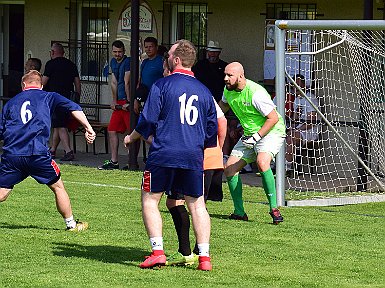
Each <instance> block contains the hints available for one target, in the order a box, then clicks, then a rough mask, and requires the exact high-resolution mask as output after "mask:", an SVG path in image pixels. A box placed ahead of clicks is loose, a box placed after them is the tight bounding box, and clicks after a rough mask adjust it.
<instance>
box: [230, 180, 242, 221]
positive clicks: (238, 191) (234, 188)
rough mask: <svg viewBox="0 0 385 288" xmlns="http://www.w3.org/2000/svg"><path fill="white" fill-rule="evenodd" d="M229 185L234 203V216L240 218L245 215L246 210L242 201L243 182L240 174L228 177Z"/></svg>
mask: <svg viewBox="0 0 385 288" xmlns="http://www.w3.org/2000/svg"><path fill="white" fill-rule="evenodd" d="M227 183H228V185H229V189H230V194H231V197H232V198H233V202H234V214H236V215H238V216H243V215H245V209H244V208H243V199H242V181H241V177H239V174H236V175H234V176H232V177H227Z"/></svg>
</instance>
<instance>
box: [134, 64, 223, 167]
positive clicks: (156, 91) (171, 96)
mask: <svg viewBox="0 0 385 288" xmlns="http://www.w3.org/2000/svg"><path fill="white" fill-rule="evenodd" d="M217 125H218V124H217V115H216V109H215V104H214V100H213V96H212V95H211V92H210V91H209V90H208V89H207V88H206V86H204V85H203V84H202V83H201V82H199V81H198V80H197V79H195V77H194V74H193V73H192V72H191V71H187V70H175V71H174V73H173V74H172V75H170V76H167V77H165V78H162V79H159V80H158V81H156V82H155V83H154V84H153V85H152V87H151V91H150V94H149V96H148V99H147V101H146V103H145V105H144V109H143V112H142V114H141V115H140V119H139V122H138V125H137V127H136V129H135V130H136V131H137V132H138V133H140V134H141V135H142V136H144V137H145V138H146V139H147V138H148V137H149V136H150V135H153V136H154V138H153V142H152V145H151V147H150V150H149V155H148V159H147V162H146V163H147V164H152V165H156V166H161V167H172V168H182V169H191V170H198V171H203V150H204V148H208V147H215V146H216V145H217Z"/></svg>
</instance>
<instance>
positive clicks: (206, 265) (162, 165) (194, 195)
mask: <svg viewBox="0 0 385 288" xmlns="http://www.w3.org/2000/svg"><path fill="white" fill-rule="evenodd" d="M195 59H196V50H195V47H194V45H193V44H192V43H191V42H190V41H187V40H179V41H177V42H176V43H175V44H174V45H173V46H172V47H171V48H170V50H169V52H168V60H167V61H168V65H169V68H170V72H171V73H172V74H171V75H170V76H168V77H165V78H162V79H159V80H158V81H156V82H155V83H154V84H153V85H152V88H151V90H150V94H149V96H148V99H147V102H146V105H145V106H144V109H143V112H142V114H141V116H140V119H139V123H138V125H137V126H136V128H135V130H134V131H133V132H132V133H131V134H130V135H127V136H126V137H125V138H124V143H125V145H126V146H127V145H128V144H130V143H132V142H134V141H136V140H138V139H139V138H140V137H143V138H145V139H148V137H149V136H150V135H153V141H152V145H151V147H150V150H149V155H148V159H147V162H146V167H145V171H144V172H143V181H142V216H143V222H144V225H145V227H146V230H147V234H148V236H149V238H150V244H151V248H152V253H151V255H150V256H149V257H148V258H147V259H146V260H145V261H144V262H143V263H141V264H140V267H141V268H152V267H154V266H159V265H165V263H166V255H165V254H164V250H163V236H162V218H161V215H160V212H159V208H158V205H159V201H160V199H161V197H162V195H163V192H165V191H173V192H174V193H181V194H183V195H184V196H185V200H186V203H187V207H188V209H189V211H190V213H191V216H192V223H193V227H194V232H195V236H196V239H197V243H198V249H199V265H198V269H199V270H206V271H207V270H212V265H211V260H210V255H209V242H210V216H209V214H208V213H207V210H206V206H205V202H204V197H203V150H204V148H206V147H215V146H216V145H217V128H218V127H217V115H216V109H215V105H214V100H213V97H212V95H211V93H210V91H209V90H208V89H207V88H206V87H205V86H204V85H203V84H202V83H200V82H199V81H198V80H197V79H195V77H194V74H193V73H192V72H191V67H192V66H193V64H194V62H195ZM167 193H171V192H167Z"/></svg>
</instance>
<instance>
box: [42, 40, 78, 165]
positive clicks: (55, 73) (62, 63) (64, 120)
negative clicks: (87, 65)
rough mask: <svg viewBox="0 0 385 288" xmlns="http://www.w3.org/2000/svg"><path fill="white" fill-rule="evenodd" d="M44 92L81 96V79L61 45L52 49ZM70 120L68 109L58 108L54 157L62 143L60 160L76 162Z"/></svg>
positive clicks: (54, 131)
mask: <svg viewBox="0 0 385 288" xmlns="http://www.w3.org/2000/svg"><path fill="white" fill-rule="evenodd" d="M43 85H44V90H45V91H48V92H56V93H59V94H61V95H63V96H64V97H66V98H68V99H69V98H70V97H71V93H73V92H77V93H79V95H80V78H79V72H78V69H77V67H76V65H75V64H74V63H73V62H72V61H71V60H69V59H67V58H65V57H64V48H63V45H61V44H60V43H54V44H53V45H52V47H51V60H49V61H48V62H47V63H46V65H45V69H44V76H43ZM69 120H70V113H69V111H68V110H66V109H61V108H58V109H56V110H55V112H54V114H53V116H52V127H53V136H52V146H51V154H52V157H54V158H55V156H56V148H57V147H58V145H59V143H60V141H61V142H62V145H63V148H64V151H65V153H64V157H63V158H61V159H60V160H62V161H71V160H74V158H75V156H74V152H73V151H72V149H71V147H70V138H69V135H68V130H67V126H68V124H69Z"/></svg>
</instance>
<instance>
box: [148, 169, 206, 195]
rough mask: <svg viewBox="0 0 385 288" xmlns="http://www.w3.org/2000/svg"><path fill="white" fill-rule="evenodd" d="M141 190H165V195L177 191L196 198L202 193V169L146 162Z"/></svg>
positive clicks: (155, 191) (157, 191)
mask: <svg viewBox="0 0 385 288" xmlns="http://www.w3.org/2000/svg"><path fill="white" fill-rule="evenodd" d="M142 190H143V191H144V192H153V193H159V192H166V194H167V195H171V194H173V193H179V194H183V195H187V196H191V197H195V198H198V197H200V196H202V195H203V171H196V170H189V169H181V168H170V167H159V166H155V165H151V164H147V165H146V169H145V170H144V172H143V179H142ZM171 191H172V192H171Z"/></svg>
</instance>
